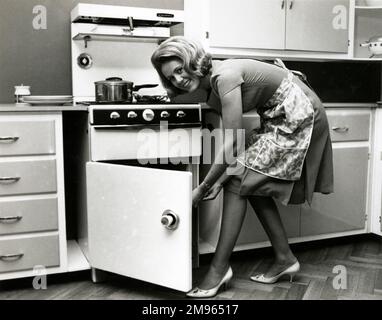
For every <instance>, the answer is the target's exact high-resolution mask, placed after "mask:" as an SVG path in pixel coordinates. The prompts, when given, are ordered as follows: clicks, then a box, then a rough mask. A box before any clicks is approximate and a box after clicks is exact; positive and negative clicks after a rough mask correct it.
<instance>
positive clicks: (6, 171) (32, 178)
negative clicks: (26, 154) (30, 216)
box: [0, 160, 57, 196]
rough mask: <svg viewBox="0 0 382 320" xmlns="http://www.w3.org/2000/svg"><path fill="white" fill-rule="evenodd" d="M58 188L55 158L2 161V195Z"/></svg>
mask: <svg viewBox="0 0 382 320" xmlns="http://www.w3.org/2000/svg"><path fill="white" fill-rule="evenodd" d="M56 190H57V182H56V161H55V160H35V161H31V160H28V161H17V162H15V161H14V162H0V196H4V195H16V194H34V193H46V192H56Z"/></svg>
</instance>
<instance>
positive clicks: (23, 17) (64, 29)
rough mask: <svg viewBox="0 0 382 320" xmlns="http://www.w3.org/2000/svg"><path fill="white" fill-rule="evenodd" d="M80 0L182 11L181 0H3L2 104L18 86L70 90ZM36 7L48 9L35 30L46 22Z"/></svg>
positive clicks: (0, 15) (0, 39)
mask: <svg viewBox="0 0 382 320" xmlns="http://www.w3.org/2000/svg"><path fill="white" fill-rule="evenodd" d="M79 2H83V3H97V4H111V5H126V6H132V7H147V8H160V9H174V10H182V9H183V0H0V67H1V71H0V103H9V102H13V101H14V96H13V94H14V86H15V85H20V84H24V85H30V86H31V93H32V94H33V95H71V94H72V87H71V77H72V76H71V51H70V11H71V10H72V9H73V7H74V6H75V5H76V4H77V3H79ZM36 6H43V7H45V8H46V13H47V15H46V17H47V19H46V29H44V28H43V29H37V30H36V29H35V27H36V26H37V27H39V26H44V21H39V19H38V16H39V11H36V12H35V13H34V12H33V10H34V8H36ZM37 8H38V7H37ZM33 23H34V24H33Z"/></svg>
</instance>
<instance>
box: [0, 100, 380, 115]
mask: <svg viewBox="0 0 382 320" xmlns="http://www.w3.org/2000/svg"><path fill="white" fill-rule="evenodd" d="M201 105H202V109H211V107H209V106H208V105H207V104H206V103H201ZM381 106H382V101H379V102H376V103H337V102H336V103H324V107H325V108H377V107H381ZM87 110H88V107H87V106H82V105H64V106H49V105H48V106H30V105H16V104H14V103H4V104H0V112H54V111H87Z"/></svg>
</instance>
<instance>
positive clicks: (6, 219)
mask: <svg viewBox="0 0 382 320" xmlns="http://www.w3.org/2000/svg"><path fill="white" fill-rule="evenodd" d="M22 218H23V217H22V216H13V217H0V223H16V222H18V221H20V220H21V219H22Z"/></svg>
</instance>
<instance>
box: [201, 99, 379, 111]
mask: <svg viewBox="0 0 382 320" xmlns="http://www.w3.org/2000/svg"><path fill="white" fill-rule="evenodd" d="M201 106H202V110H209V109H212V108H211V107H210V106H208V105H207V104H206V103H201ZM324 107H325V108H326V109H330V108H369V109H370V108H377V107H382V101H380V102H376V103H358V102H354V103H348V102H347V103H341V102H331V103H324Z"/></svg>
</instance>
